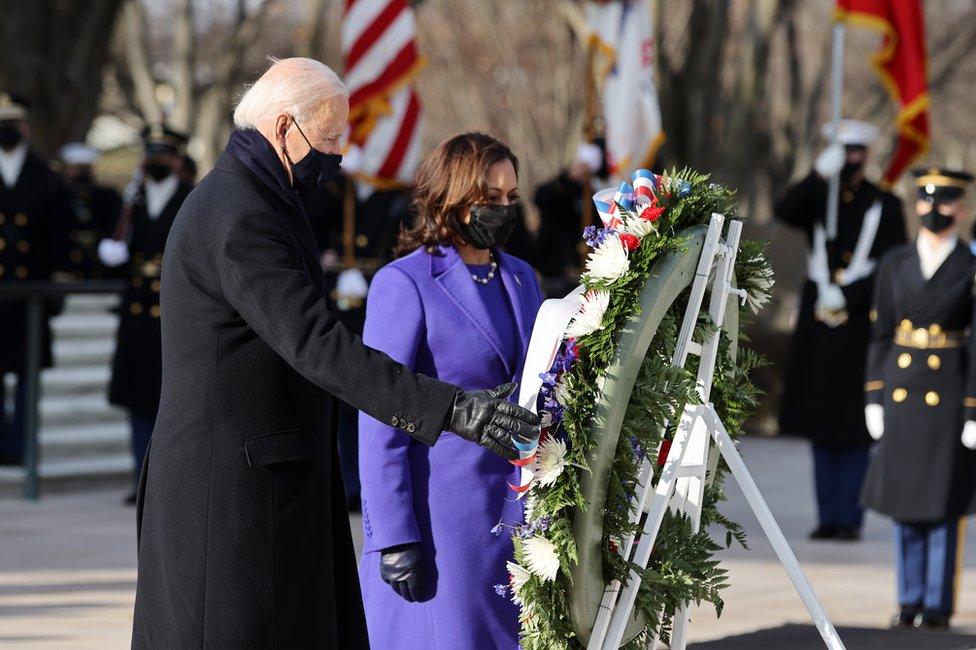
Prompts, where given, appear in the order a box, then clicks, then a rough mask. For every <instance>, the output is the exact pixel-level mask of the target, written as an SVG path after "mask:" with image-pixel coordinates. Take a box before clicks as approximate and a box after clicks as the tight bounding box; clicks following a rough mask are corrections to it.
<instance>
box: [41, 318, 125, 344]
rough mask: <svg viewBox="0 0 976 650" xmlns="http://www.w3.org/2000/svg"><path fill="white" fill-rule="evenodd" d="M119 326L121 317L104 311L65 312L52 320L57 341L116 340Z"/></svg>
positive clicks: (52, 327)
mask: <svg viewBox="0 0 976 650" xmlns="http://www.w3.org/2000/svg"><path fill="white" fill-rule="evenodd" d="M118 326H119V317H118V316H117V315H115V314H112V313H108V312H104V311H96V312H82V313H75V312H65V313H62V314H61V315H59V316H55V317H54V318H52V319H51V330H52V332H53V334H54V339H55V340H68V339H90V338H97V339H114V338H115V330H116V329H118Z"/></svg>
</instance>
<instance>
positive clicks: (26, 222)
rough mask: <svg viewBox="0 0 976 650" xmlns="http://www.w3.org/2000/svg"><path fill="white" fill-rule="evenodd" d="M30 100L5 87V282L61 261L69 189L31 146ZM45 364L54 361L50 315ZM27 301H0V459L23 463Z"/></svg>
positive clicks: (1, 126) (1, 217) (45, 271)
mask: <svg viewBox="0 0 976 650" xmlns="http://www.w3.org/2000/svg"><path fill="white" fill-rule="evenodd" d="M28 117H29V115H28V107H27V102H26V101H25V100H22V99H20V98H15V97H12V96H11V95H9V94H7V93H4V92H2V91H0V282H16V281H18V280H49V279H51V276H52V273H53V272H54V270H55V266H56V254H55V249H56V246H55V236H54V226H55V224H56V223H57V222H58V221H59V220H60V219H62V218H63V216H64V215H65V214H66V211H67V193H66V191H65V188H64V185H63V184H62V183H61V180H60V178H59V177H58V175H57V174H56V173H55V172H54V171H52V170H51V169H50V167H49V166H48V164H47V162H45V161H44V160H42V159H41V158H39V157H38V156H36V155H35V154H34V153H33V152H31V151H30V146H29V140H30V127H29V125H28ZM43 328H44V329H43V331H42V332H41V336H42V339H43V349H42V364H43V365H44V367H49V366H50V365H51V342H50V341H51V335H50V329H49V326H48V323H47V320H46V319H45V321H44V324H43ZM26 336H27V313H26V303H24V302H22V301H7V302H3V303H0V463H4V464H20V463H21V462H22V459H23V451H24V417H23V416H24V413H25V412H26V403H25V394H24V382H23V381H20V375H21V373H22V372H23V369H24V344H25V340H26ZM6 373H13V374H14V375H17V376H18V381H17V388H16V391H15V396H14V412H13V414H12V417H8V414H7V413H5V404H6V400H5V395H4V392H5V384H4V381H3V378H4V375H5V374H6Z"/></svg>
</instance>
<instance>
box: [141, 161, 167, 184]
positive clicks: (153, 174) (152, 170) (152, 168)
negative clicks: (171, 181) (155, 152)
mask: <svg viewBox="0 0 976 650" xmlns="http://www.w3.org/2000/svg"><path fill="white" fill-rule="evenodd" d="M142 169H143V171H144V172H146V176H148V177H149V178H151V179H153V180H154V181H161V180H163V179H164V178H166V177H167V176H169V175H170V174H172V173H173V168H172V167H170V166H169V165H165V164H163V163H146V164H145V165H143V167H142Z"/></svg>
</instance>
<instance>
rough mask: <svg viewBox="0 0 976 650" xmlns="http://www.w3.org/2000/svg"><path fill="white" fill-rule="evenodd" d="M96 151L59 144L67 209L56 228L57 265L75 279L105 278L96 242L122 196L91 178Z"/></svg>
mask: <svg viewBox="0 0 976 650" xmlns="http://www.w3.org/2000/svg"><path fill="white" fill-rule="evenodd" d="M98 157H99V156H98V151H96V150H95V149H93V148H91V147H89V146H88V145H86V144H85V143H83V142H71V143H69V144H66V145H64V146H63V147H61V149H60V151H59V152H58V158H59V159H60V160H61V175H62V176H63V177H64V180H65V182H66V184H67V186H68V192H69V196H70V206H71V210H70V211H69V212H68V214H67V218H66V219H64V220H63V221H62V222H61V223H60V224H58V225H59V227H58V240H59V242H60V245H61V249H62V254H63V257H64V259H63V260H62V263H61V267H62V269H61V270H63V271H64V272H65V273H66V274H67V275H69V276H70V277H71V278H72V279H75V280H87V279H93V278H101V277H106V274H107V273H108V269H106V268H105V267H104V266H103V265H102V264H101V263H100V261H99V259H98V242H99V241H101V240H102V239H103V238H104V237H108V236H109V235H110V234H111V232H112V229H113V228H114V227H115V224H116V222H117V221H118V219H119V213H120V211H121V209H122V198H121V197H120V196H119V193H118V192H116V191H115V190H114V189H113V188H111V187H108V186H105V185H100V184H99V183H98V182H96V180H95V162H96V161H97V160H98Z"/></svg>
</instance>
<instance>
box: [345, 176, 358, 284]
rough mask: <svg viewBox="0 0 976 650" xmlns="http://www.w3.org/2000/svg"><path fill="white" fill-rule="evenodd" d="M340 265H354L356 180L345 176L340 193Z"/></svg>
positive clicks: (348, 266) (347, 266)
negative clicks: (343, 186)
mask: <svg viewBox="0 0 976 650" xmlns="http://www.w3.org/2000/svg"><path fill="white" fill-rule="evenodd" d="M342 265H343V267H345V268H347V269H351V268H353V267H354V266H356V181H355V180H353V177H352V175H349V176H346V187H345V192H344V193H343V195H342Z"/></svg>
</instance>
